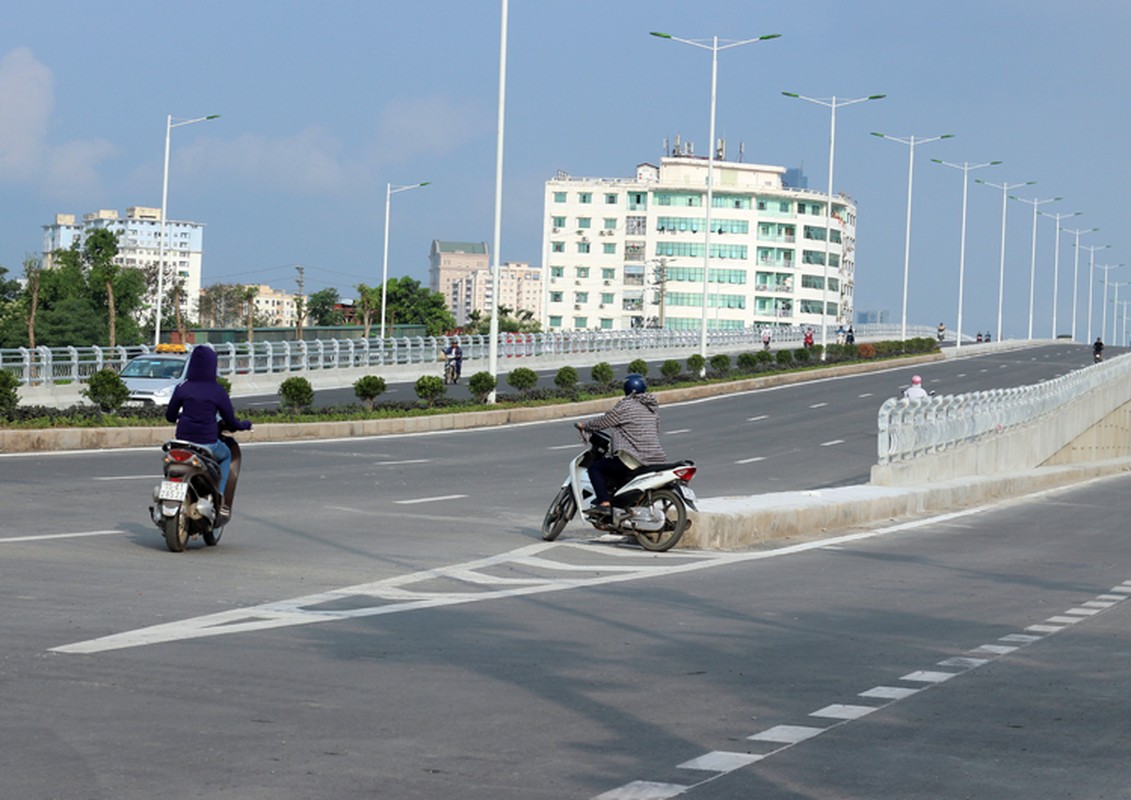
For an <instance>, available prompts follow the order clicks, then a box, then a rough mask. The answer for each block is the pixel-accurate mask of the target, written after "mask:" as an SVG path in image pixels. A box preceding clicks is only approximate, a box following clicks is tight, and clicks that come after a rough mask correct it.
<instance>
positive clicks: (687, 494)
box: [680, 486, 697, 503]
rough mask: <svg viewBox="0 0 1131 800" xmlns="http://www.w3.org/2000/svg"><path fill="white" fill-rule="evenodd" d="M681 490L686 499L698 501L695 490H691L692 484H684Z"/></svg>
mask: <svg viewBox="0 0 1131 800" xmlns="http://www.w3.org/2000/svg"><path fill="white" fill-rule="evenodd" d="M680 491H681V492H683V497H684V499H685V500H690V501H691V502H692V503H694V502H695V501H696V499H697V498H696V497H695V492H693V491H692V490H691V487H690V486H682V487H680Z"/></svg>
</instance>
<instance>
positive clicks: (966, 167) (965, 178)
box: [931, 158, 1001, 351]
mask: <svg viewBox="0 0 1131 800" xmlns="http://www.w3.org/2000/svg"><path fill="white" fill-rule="evenodd" d="M931 161H933V162H934V163H936V164H942V165H943V166H944V167H952V168H953V169H960V170H962V242H961V244H960V245H959V249H958V330H957V331H955V333H956V337H955V341H954V349H955V350H956V351H957V350H959V349H961V347H962V299H963V284H964V281H965V277H966V195H967V189H968V188H969V185H970V170H972V169H981V168H982V167H994V166H997V165H998V164H1000V163H1001V162H1000V161H985V162H983V163H981V164H971V163H970V162H969V161H963V162H962V163H961V164H954V163H951V162H950V161H940V160H939V159H937V158H932V159H931ZM998 341H1001V331H998Z"/></svg>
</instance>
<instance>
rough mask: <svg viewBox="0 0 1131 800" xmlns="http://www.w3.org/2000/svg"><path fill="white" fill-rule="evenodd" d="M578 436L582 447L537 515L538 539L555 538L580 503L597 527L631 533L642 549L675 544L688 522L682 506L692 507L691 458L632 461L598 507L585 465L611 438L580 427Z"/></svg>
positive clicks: (600, 453) (606, 448)
mask: <svg viewBox="0 0 1131 800" xmlns="http://www.w3.org/2000/svg"><path fill="white" fill-rule="evenodd" d="M582 439H583V440H584V441H586V444H587V445H588V446H587V448H586V449H585V450H583V451H582V452H581V453H579V454H578V455H576V456H575V457H574V458H573V460H572V461H570V464H569V468H568V470H567V471H566V479H565V481H564V482H563V483H562V486H561V489H559V490H558V493H557V495H556V496H555V497H554V501H553V502H552V503H550V508H549V510H548V511H547V512H546V516H545V518H544V519H543V520H542V538H543V539H544V540H546V541H548V542H552V541H553V540H554V539H556V538H558V535H559V534H560V533H561V532H562V531H563V530H565V527H566V525H568V524H569V521H570V520H571V519H573V517H574V515H575V514H576V513H577V510H578V509H579V508H580V509H581V510H582V516H583V517H584V518H585V520H586V521H587V522H588V523H590V524H591V525H592V526H593V527H594V528H596V529H597V530H599V531H606V532H608V533H613V534H619V535H622V536H632V537H634V538H635V539H636V542H637V543H638V544H639V545H640V546H641V547H643V548H644V549H645V550H653V551H657V552H663V551H665V550H670V549H671V548H673V547H675V545H676V544H677V543H678V542H679V540H680V538H681V537H682V536H683V534H684V532H685V531H686V530H687V529H688V528H689V527H691V520H689V519H688V518H687V509H688V508H690V509H692V510H697V509H696V508H695V499H696V498H695V492H694V491H692V489H691V487H690V486H689V485H688V483H689V482H690V481H691V479H692V477H694V476H695V472H696V470H697V468H696V466H695V462H693V461H686V460H685V461H678V462H675V463H672V464H648V465H639V464H638V465H636V466H635V468H634V469H633V470H632V472H631V474H630V475H629V479H628V481H627V482H626V483H625V484H624V485H623V486H620V487H612V486H610V487H609V488H610V489H611V490H612V506H611V508H609V509H608V510H605V509H599V508H598V507H597V505H596V494H595V493H594V491H593V484H592V483H591V482H590V480H589V471H588V467H589V465H590V464H591V463H592V462H593V461H595V460H596V459H598V458H601V457H603V456H605V455H607V454H608V453H609V451H610V449H611V446H612V440H611V439H610V437H609V435H608V434H607V433H605V432H604V431H591V432H585V431H582ZM622 458H624V456H622ZM630 466H631V465H630Z"/></svg>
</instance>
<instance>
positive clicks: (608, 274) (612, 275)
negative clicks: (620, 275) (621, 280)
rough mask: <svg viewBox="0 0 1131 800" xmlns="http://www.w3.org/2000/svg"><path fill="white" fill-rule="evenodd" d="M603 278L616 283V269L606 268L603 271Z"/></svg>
mask: <svg viewBox="0 0 1131 800" xmlns="http://www.w3.org/2000/svg"><path fill="white" fill-rule="evenodd" d="M601 278H602V280H606V281H615V280H616V278H617V271H616V270H615V269H608V268H604V269H602V270H601Z"/></svg>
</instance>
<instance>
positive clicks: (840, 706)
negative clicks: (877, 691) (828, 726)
mask: <svg viewBox="0 0 1131 800" xmlns="http://www.w3.org/2000/svg"><path fill="white" fill-rule="evenodd" d="M873 711H879V708H878V707H876V706H854V705H849V704H846V703H833V704H832V705H831V706H825V707H824V708H819V709H817V710H816V711H813V712H812V713H810V714H809V716H811V717H825V718H827V719H860V717H863V716H866V715H868V714H871V713H872V712H873Z"/></svg>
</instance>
